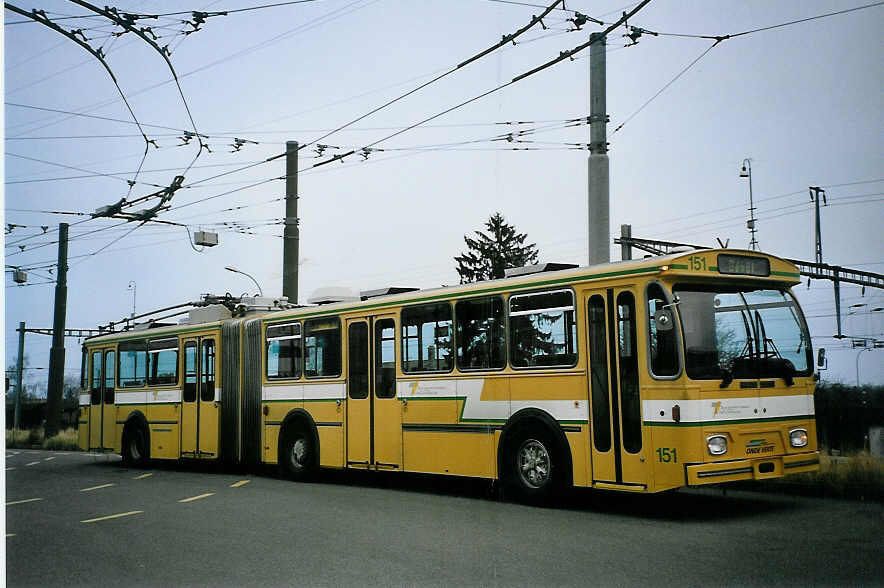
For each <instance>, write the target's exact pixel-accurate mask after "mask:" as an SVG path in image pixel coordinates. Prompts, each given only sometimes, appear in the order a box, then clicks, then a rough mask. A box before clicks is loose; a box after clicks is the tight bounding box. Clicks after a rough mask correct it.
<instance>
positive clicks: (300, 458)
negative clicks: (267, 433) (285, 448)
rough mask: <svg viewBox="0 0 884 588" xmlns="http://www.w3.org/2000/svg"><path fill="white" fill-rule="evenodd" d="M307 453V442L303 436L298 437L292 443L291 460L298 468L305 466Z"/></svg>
mask: <svg viewBox="0 0 884 588" xmlns="http://www.w3.org/2000/svg"><path fill="white" fill-rule="evenodd" d="M306 453H307V442H306V441H305V440H304V438H303V437H298V438H297V439H295V442H294V443H292V453H291V460H292V465H293V466H295V468H297V469H301V468H303V467H304V456H305V455H306Z"/></svg>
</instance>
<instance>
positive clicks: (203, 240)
mask: <svg viewBox="0 0 884 588" xmlns="http://www.w3.org/2000/svg"><path fill="white" fill-rule="evenodd" d="M193 242H194V244H196V245H202V246H203V247H214V246H215V245H217V244H218V233H213V232H211V231H196V232H195V233H194V234H193Z"/></svg>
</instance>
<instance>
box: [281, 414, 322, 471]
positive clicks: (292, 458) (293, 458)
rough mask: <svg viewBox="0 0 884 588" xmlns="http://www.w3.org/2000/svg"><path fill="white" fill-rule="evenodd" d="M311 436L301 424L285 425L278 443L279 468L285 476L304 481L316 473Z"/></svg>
mask: <svg viewBox="0 0 884 588" xmlns="http://www.w3.org/2000/svg"><path fill="white" fill-rule="evenodd" d="M315 451H316V449H315V447H314V444H313V438H312V437H311V436H310V435H309V434H308V432H307V431H306V430H305V429H304V428H303V427H301V426H293V427H292V426H290V427H287V428H286V430H285V431H284V432H283V436H282V439H281V441H280V443H279V468H280V472H281V473H282V474H283V475H284V476H285V477H287V478H291V479H293V480H297V481H299V482H304V481H307V480H310V479H312V478H313V476H314V475H315V474H316V453H315Z"/></svg>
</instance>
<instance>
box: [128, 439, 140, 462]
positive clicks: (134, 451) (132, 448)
mask: <svg viewBox="0 0 884 588" xmlns="http://www.w3.org/2000/svg"><path fill="white" fill-rule="evenodd" d="M129 453H130V454H131V455H132V459H133V460H135V461H138V460H139V459H141V451H139V449H138V439H137V438H135V439H132V442H131V443H129Z"/></svg>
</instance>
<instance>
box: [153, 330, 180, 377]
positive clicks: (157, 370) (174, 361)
mask: <svg viewBox="0 0 884 588" xmlns="http://www.w3.org/2000/svg"><path fill="white" fill-rule="evenodd" d="M148 357H149V365H148V370H147V373H148V376H147V382H148V384H150V385H151V386H157V385H163V384H177V383H178V338H177V337H172V338H169V339H154V340H152V341H151V342H150V343H148Z"/></svg>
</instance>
